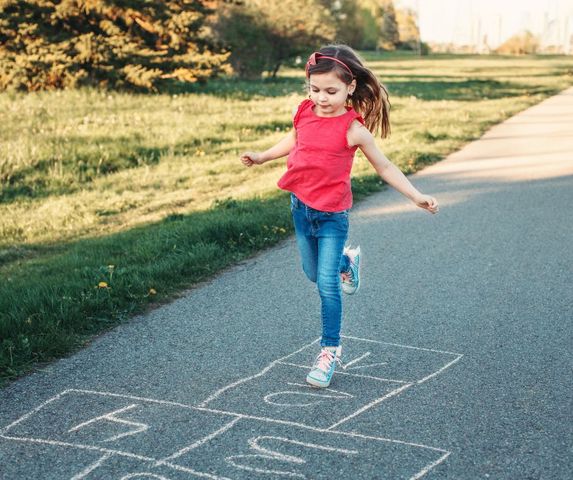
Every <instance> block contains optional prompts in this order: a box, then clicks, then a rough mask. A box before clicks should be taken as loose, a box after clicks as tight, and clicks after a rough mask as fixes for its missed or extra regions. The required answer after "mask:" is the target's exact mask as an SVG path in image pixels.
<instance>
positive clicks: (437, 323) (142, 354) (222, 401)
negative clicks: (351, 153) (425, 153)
mask: <svg viewBox="0 0 573 480" xmlns="http://www.w3.org/2000/svg"><path fill="white" fill-rule="evenodd" d="M412 181H413V182H414V183H415V185H417V186H418V187H419V188H420V189H421V190H422V191H424V192H427V193H431V194H433V195H435V196H436V197H437V198H438V199H439V200H440V202H441V211H440V213H439V215H437V216H431V215H429V214H427V213H426V212H423V211H422V210H418V209H416V208H415V207H413V206H411V205H410V204H409V203H407V202H406V200H405V199H404V198H403V197H401V196H400V195H399V194H398V193H396V192H394V191H385V192H381V193H379V194H376V195H373V196H371V197H370V198H369V199H367V200H366V201H364V202H362V203H361V204H360V205H359V206H358V207H357V208H356V209H355V211H354V213H353V217H352V226H351V237H352V240H353V242H354V243H360V244H361V245H362V250H363V252H364V258H365V266H364V275H363V279H364V283H363V288H362V289H361V291H360V293H359V294H358V295H356V296H355V297H348V298H347V299H346V303H345V320H344V322H345V323H344V331H343V333H344V335H345V338H344V348H345V359H346V362H347V368H346V370H341V371H340V373H337V374H336V377H335V381H334V382H333V384H332V386H331V388H330V389H328V390H326V391H322V390H321V391H318V390H313V389H310V388H308V387H306V386H305V385H304V377H305V374H306V365H308V364H309V362H310V361H311V360H312V358H313V356H314V355H315V353H316V351H317V345H316V339H317V337H318V335H319V321H318V316H317V313H318V307H319V304H318V300H317V297H316V295H315V293H314V290H313V289H312V288H310V287H309V284H308V283H307V281H306V280H305V278H304V276H303V274H302V272H301V270H300V267H299V261H298V254H297V251H296V248H295V243H294V240H293V239H290V240H288V241H286V242H284V243H283V244H281V245H280V246H278V247H277V248H274V249H272V250H270V251H267V252H265V253H263V254H261V255H259V256H257V257H256V258H254V259H251V260H249V261H248V262H245V263H244V264H241V265H239V266H237V267H235V268H232V269H230V270H228V271H227V272H225V273H223V274H222V275H220V276H219V277H218V278H216V279H214V280H213V281H211V282H210V283H208V284H205V285H204V286H202V287H201V288H197V289H195V290H192V291H190V292H189V293H188V295H186V296H185V297H184V298H180V299H178V300H177V301H175V302H173V303H172V304H169V305H166V306H164V307H162V308H159V309H157V310H155V311H153V312H151V313H149V314H147V315H145V316H142V317H138V318H136V319H134V321H133V322H131V323H130V324H127V325H123V326H120V327H119V328H117V329H115V330H114V331H112V332H110V333H109V334H107V335H104V336H102V337H101V338H99V339H97V340H96V341H95V342H94V343H93V344H92V345H91V346H90V347H89V348H86V349H85V350H83V351H81V352H79V353H78V354H76V355H74V356H72V357H70V358H66V359H63V360H61V361H58V362H56V363H54V364H53V365H51V366H50V367H49V368H46V369H44V370H43V371H41V372H38V373H35V374H33V375H30V376H28V377H26V378H23V379H21V380H20V381H18V382H15V383H13V384H12V385H10V386H9V387H8V388H6V389H4V390H2V391H0V428H2V427H3V428H2V430H0V435H1V436H0V478H2V479H10V480H19V479H66V480H69V479H74V480H78V479H87V480H95V479H106V480H120V479H121V480H124V479H168V480H183V479H194V478H211V479H221V478H231V479H263V480H267V479H275V478H276V479H283V478H284V479H290V478H321V479H322V478H329V479H332V478H345V479H346V478H352V479H381V478H385V479H402V478H403V479H416V478H421V477H424V478H427V479H438V478H439V479H474V478H480V479H481V478H492V479H517V478H519V479H552V480H553V479H565V478H570V474H571V471H572V470H573V459H572V455H571V445H572V443H573V442H572V440H573V435H572V421H571V413H572V408H571V407H572V402H571V400H572V391H573V388H572V387H573V385H572V377H571V366H572V362H571V359H572V352H571V350H572V349H571V346H572V340H573V336H572V327H571V323H572V322H571V320H572V318H573V314H572V310H573V308H572V305H573V288H572V286H573V282H572V280H573V275H572V265H573V249H572V248H571V239H572V233H573V231H572V226H573V216H572V214H571V211H570V209H571V204H572V200H573V89H569V90H568V91H566V92H563V93H562V94H560V95H558V96H556V97H553V98H551V99H549V100H547V101H545V102H543V103H542V104H539V105H537V106H535V107H533V108H531V109H529V110H527V111H525V112H523V113H522V114H520V115H517V116H516V117H514V118H512V119H510V120H508V121H507V122H505V123H503V124H501V125H499V126H497V127H495V128H493V129H492V130H490V131H489V132H488V133H487V134H486V135H485V136H484V137H483V138H482V139H480V140H479V141H476V142H473V143H471V144H469V145H468V146H467V147H466V148H464V149H463V150H461V151H459V152H457V153H455V154H453V155H451V156H450V157H448V158H447V159H446V160H445V161H443V162H440V163H439V164H436V165H433V166H432V167H429V168H427V169H425V170H424V171H423V172H420V173H419V174H417V175H414V176H413V177H412ZM285 208H288V207H287V206H286V205H285Z"/></svg>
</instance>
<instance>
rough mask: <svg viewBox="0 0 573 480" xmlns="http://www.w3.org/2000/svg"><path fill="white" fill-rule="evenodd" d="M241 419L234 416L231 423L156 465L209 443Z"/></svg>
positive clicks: (157, 463) (156, 464)
mask: <svg viewBox="0 0 573 480" xmlns="http://www.w3.org/2000/svg"><path fill="white" fill-rule="evenodd" d="M239 420H241V418H240V417H237V418H234V419H233V420H231V421H230V422H229V423H227V424H225V425H223V426H222V427H221V428H219V429H218V430H216V431H214V432H213V433H211V434H209V435H207V436H206V437H203V438H202V439H200V440H197V441H196V442H194V443H192V444H191V445H189V446H187V447H185V448H182V449H181V450H178V451H177V452H175V453H174V454H172V455H170V456H169V457H165V458H164V459H162V460H158V461H157V462H156V463H155V466H158V465H163V464H165V463H167V462H168V461H170V460H173V459H175V458H178V457H180V456H181V455H184V454H186V453H187V452H190V451H191V450H194V449H195V448H197V447H200V446H201V445H203V444H204V443H207V442H208V441H209V440H212V439H213V438H215V437H217V436H219V435H221V434H223V433H225V432H226V431H227V430H229V429H230V428H232V427H233V426H234V425H235V424H236V423H237V422H238V421H239Z"/></svg>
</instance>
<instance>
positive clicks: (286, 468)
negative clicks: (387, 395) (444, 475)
mask: <svg viewBox="0 0 573 480" xmlns="http://www.w3.org/2000/svg"><path fill="white" fill-rule="evenodd" d="M448 455H449V452H447V451H445V450H441V449H436V448H432V447H426V446H424V445H417V444H411V443H407V442H400V441H395V440H391V439H384V438H376V437H366V436H361V435H358V434H348V433H342V432H334V431H328V432H325V431H318V430H316V429H312V428H303V427H298V426H292V425H284V424H277V423H273V422H263V421H259V420H254V419H246V418H245V419H241V420H240V421H238V422H237V423H236V424H235V425H234V426H233V427H232V428H230V429H228V430H226V431H225V432H224V433H222V434H221V435H219V436H217V437H215V438H212V439H210V440H209V441H207V442H205V443H203V444H202V445H201V446H200V447H198V448H197V449H195V450H193V451H191V452H188V453H187V454H186V455H183V456H181V457H179V458H177V459H176V463H177V465H179V466H183V467H186V468H192V469H193V470H194V471H195V472H199V473H203V474H205V475H210V476H211V478H228V479H262V480H265V479H266V480H272V479H276V478H308V479H315V480H320V479H329V480H330V479H332V478H352V479H353V480H360V479H368V480H372V479H373V478H380V479H382V478H392V479H395V480H398V479H411V478H418V477H416V475H418V474H420V473H421V474H423V473H425V472H426V471H428V470H430V469H431V468H433V466H435V465H437V464H439V463H441V462H442V461H443V460H445V458H447V456H448Z"/></svg>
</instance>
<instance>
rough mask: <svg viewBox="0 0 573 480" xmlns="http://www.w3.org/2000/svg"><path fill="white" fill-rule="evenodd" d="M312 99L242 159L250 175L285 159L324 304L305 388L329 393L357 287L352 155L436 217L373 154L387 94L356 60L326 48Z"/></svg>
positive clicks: (311, 82)
mask: <svg viewBox="0 0 573 480" xmlns="http://www.w3.org/2000/svg"><path fill="white" fill-rule="evenodd" d="M306 78H307V81H308V88H309V99H308V100H304V101H303V102H302V103H301V104H300V105H299V106H298V108H297V110H296V112H295V113H294V118H293V124H294V128H293V130H292V131H291V132H290V133H289V134H288V135H287V136H286V137H285V138H284V139H282V140H281V141H280V142H279V143H277V144H276V145H275V146H274V147H271V148H269V149H268V150H266V151H264V152H245V153H243V155H242V156H241V162H242V163H243V164H244V165H246V166H247V167H251V166H253V165H261V164H263V163H265V162H268V161H270V160H274V159H277V158H280V157H283V156H285V155H287V154H288V161H287V171H286V173H285V174H284V175H283V176H282V178H281V179H280V180H279V182H278V186H279V187H280V188H281V189H283V190H287V191H289V192H291V211H292V216H293V222H294V226H295V232H296V240H297V244H298V248H299V250H300V255H301V258H302V267H303V270H304V272H305V274H306V276H307V277H308V278H309V280H310V281H311V282H315V283H317V286H318V292H319V295H320V299H321V318H322V338H321V343H320V344H321V351H320V353H319V354H318V356H317V357H316V361H315V362H314V365H313V367H312V368H311V371H310V372H309V374H308V375H307V378H306V381H307V382H308V383H310V384H311V385H313V386H316V387H328V386H329V385H330V381H331V379H332V376H333V374H334V369H335V366H336V362H337V361H338V362H339V363H340V356H341V352H342V349H341V346H340V327H341V320H342V298H341V297H342V294H341V291H344V292H345V293H347V294H353V293H355V292H356V291H357V290H358V288H359V286H360V247H357V248H356V249H350V248H348V247H345V246H344V245H345V243H346V239H347V236H348V211H349V209H350V207H351V206H352V192H351V188H350V171H351V168H352V161H353V158H354V153H355V152H356V149H357V148H360V150H361V151H362V152H363V153H364V155H365V156H366V158H367V159H368V161H369V162H370V163H371V164H372V166H373V167H374V169H375V170H376V172H377V173H378V174H379V175H380V177H381V178H382V179H383V180H384V181H385V182H386V183H388V184H389V185H391V186H392V187H394V188H395V189H396V190H398V191H399V192H400V193H402V194H403V195H405V196H406V197H407V198H409V199H410V200H411V201H412V202H414V203H415V204H416V205H417V206H418V207H420V208H423V209H426V210H427V211H428V212H430V213H437V212H438V202H437V201H436V199H435V198H433V197H431V196H429V195H424V194H422V193H420V192H419V191H418V190H416V189H415V188H414V186H413V185H412V184H411V183H410V182H409V181H408V179H407V178H406V176H405V175H404V174H403V173H402V172H401V171H400V170H399V169H398V168H397V167H396V166H395V165H394V164H393V163H391V162H390V161H389V160H388V159H387V158H386V157H385V156H384V154H383V153H382V152H381V151H380V150H379V149H378V148H377V147H376V144H375V141H374V136H373V134H372V133H371V132H374V133H376V131H377V130H378V129H380V131H381V136H382V138H385V137H386V136H387V135H388V134H389V133H390V121H389V107H390V104H389V102H388V93H387V91H386V89H385V88H384V86H382V85H381V84H380V82H379V81H378V79H377V78H376V76H375V75H374V74H373V73H372V72H371V71H370V70H369V69H368V68H366V67H365V66H364V65H363V62H362V60H361V59H360V58H359V57H358V55H357V54H356V53H355V52H354V51H353V50H352V49H351V48H350V47H347V46H345V45H328V46H326V47H323V48H321V49H320V50H319V51H318V52H315V53H313V54H312V55H311V56H310V58H309V59H308V62H307V63H306Z"/></svg>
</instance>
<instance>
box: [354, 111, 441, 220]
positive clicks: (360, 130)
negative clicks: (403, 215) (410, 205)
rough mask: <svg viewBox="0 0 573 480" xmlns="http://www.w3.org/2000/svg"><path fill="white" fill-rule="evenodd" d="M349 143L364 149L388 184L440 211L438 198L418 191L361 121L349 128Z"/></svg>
mask: <svg viewBox="0 0 573 480" xmlns="http://www.w3.org/2000/svg"><path fill="white" fill-rule="evenodd" d="M348 144H349V145H357V146H358V148H360V150H362V152H363V153H364V155H365V156H366V158H367V159H368V161H369V162H370V163H371V164H372V166H373V167H374V169H375V170H376V172H377V173H378V175H380V178H381V179H382V180H384V181H385V182H386V183H387V184H388V185H390V186H391V187H393V188H395V189H396V190H398V191H399V192H400V193H401V194H402V195H404V196H406V197H408V198H409V199H410V200H412V202H414V203H415V204H416V205H417V206H418V207H420V208H424V209H426V210H428V211H429V212H431V213H438V209H439V207H438V202H437V200H436V199H435V198H434V197H431V196H429V195H424V194H423V193H421V192H420V191H418V190H417V189H416V188H415V187H414V185H412V184H411V183H410V181H409V180H408V179H407V178H406V175H404V174H403V173H402V172H401V171H400V169H399V168H398V167H397V166H396V165H394V164H393V163H392V162H391V161H390V160H388V158H386V155H384V154H383V153H382V152H381V151H380V150H379V149H378V147H377V146H376V142H375V140H374V136H373V135H372V134H371V133H370V131H369V130H368V129H367V128H366V127H364V126H363V125H362V124H360V123H359V122H354V123H353V124H352V126H351V128H350V129H349V131H348Z"/></svg>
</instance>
